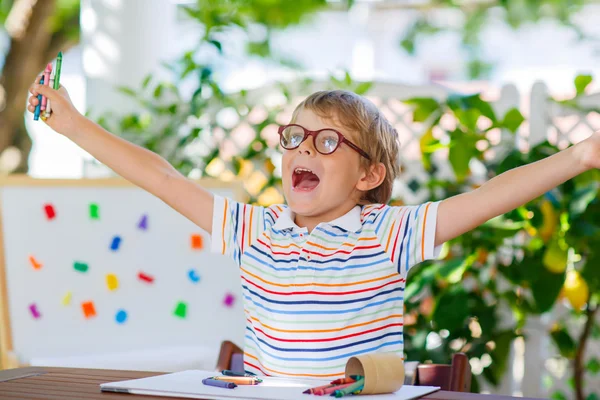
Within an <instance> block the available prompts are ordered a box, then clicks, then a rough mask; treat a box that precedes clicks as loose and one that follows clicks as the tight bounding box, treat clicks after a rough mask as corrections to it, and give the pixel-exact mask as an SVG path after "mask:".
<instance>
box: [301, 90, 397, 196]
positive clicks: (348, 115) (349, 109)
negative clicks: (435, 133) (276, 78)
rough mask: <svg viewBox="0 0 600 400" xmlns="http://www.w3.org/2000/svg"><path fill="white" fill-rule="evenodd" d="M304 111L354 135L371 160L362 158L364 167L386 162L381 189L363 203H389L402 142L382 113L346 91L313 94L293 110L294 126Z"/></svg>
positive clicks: (372, 190) (371, 194) (357, 143)
mask: <svg viewBox="0 0 600 400" xmlns="http://www.w3.org/2000/svg"><path fill="white" fill-rule="evenodd" d="M303 109H306V110H310V111H312V112H314V113H315V114H317V115H318V116H319V117H320V118H323V119H326V120H330V121H332V122H333V123H335V124H336V125H339V126H340V127H341V128H345V129H347V130H348V131H351V132H353V133H355V138H356V139H357V140H355V139H354V138H352V139H351V140H352V142H353V143H355V144H356V145H357V146H358V147H360V148H361V149H363V150H364V151H365V152H366V153H367V154H368V155H369V157H371V160H367V159H366V158H364V157H362V156H361V157H360V158H361V162H362V165H363V167H365V168H369V167H370V166H371V165H375V164H377V163H380V162H381V163H383V165H384V166H385V170H386V174H385V179H384V180H383V182H382V183H381V184H380V185H379V186H377V187H376V188H373V189H371V190H369V191H368V192H367V193H365V195H364V196H363V197H362V198H361V199H360V202H361V203H362V204H369V203H382V204H386V203H388V202H389V201H390V199H391V197H392V187H393V185H394V180H395V179H396V177H397V176H398V173H399V170H400V166H399V165H398V153H399V151H400V143H399V141H398V132H396V129H394V127H393V126H392V124H390V123H389V122H388V120H387V119H386V118H385V116H384V115H383V114H382V112H381V111H380V110H379V109H378V108H377V107H376V106H375V105H374V104H373V103H372V102H371V101H369V100H367V99H366V98H364V97H363V96H360V95H358V94H356V93H353V92H349V91H346V90H326V91H319V92H315V93H313V94H311V95H310V96H308V97H307V98H306V99H304V101H302V102H301V103H300V104H299V105H298V106H297V107H296V109H295V110H294V113H293V115H292V123H293V122H294V121H295V120H296V118H297V116H298V113H299V112H300V111H301V110H303ZM343 133H345V132H342V134H343ZM349 139H350V138H349Z"/></svg>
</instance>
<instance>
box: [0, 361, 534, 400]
mask: <svg viewBox="0 0 600 400" xmlns="http://www.w3.org/2000/svg"><path fill="white" fill-rule="evenodd" d="M155 375H160V373H158V372H140V371H117V370H106V369H80V368H55V367H51V368H50V367H29V368H17V369H8V370H4V371H0V399H11V400H12V399H14V400H30V399H36V400H38V399H44V400H46V399H52V400H54V399H56V400H63V399H77V400H89V399H98V400H117V399H118V400H124V399H128V400H131V399H129V398H127V397H125V396H131V395H127V394H115V393H102V392H100V386H99V385H100V384H101V383H106V382H116V381H123V380H127V379H138V378H146V377H149V376H155ZM131 398H135V399H137V398H140V399H161V400H165V399H169V398H170V399H175V397H155V396H131ZM514 398H515V397H508V396H496V395H482V394H475V393H456V392H444V391H438V392H436V393H433V394H431V395H429V396H426V397H423V400H508V399H514ZM307 399H308V397H307ZM519 399H522V400H525V398H523V397H519ZM530 400H531V399H530Z"/></svg>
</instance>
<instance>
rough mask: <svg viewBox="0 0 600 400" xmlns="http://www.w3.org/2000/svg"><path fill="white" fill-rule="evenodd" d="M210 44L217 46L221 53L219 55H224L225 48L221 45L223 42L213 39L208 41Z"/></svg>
mask: <svg viewBox="0 0 600 400" xmlns="http://www.w3.org/2000/svg"><path fill="white" fill-rule="evenodd" d="M208 43H210V44H212V45H213V46H215V47H216V48H217V50H218V51H219V53H223V46H222V45H221V42H219V41H218V40H214V39H211V40H209V41H208Z"/></svg>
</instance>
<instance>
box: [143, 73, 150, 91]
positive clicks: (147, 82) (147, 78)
mask: <svg viewBox="0 0 600 400" xmlns="http://www.w3.org/2000/svg"><path fill="white" fill-rule="evenodd" d="M151 80H152V75H151V74H148V75H146V77H145V78H144V80H143V81H142V89H146V88H147V87H148V84H149V83H150V81H151Z"/></svg>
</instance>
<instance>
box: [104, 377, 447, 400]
mask: <svg viewBox="0 0 600 400" xmlns="http://www.w3.org/2000/svg"><path fill="white" fill-rule="evenodd" d="M214 375H215V372H213V371H200V370H189V371H182V372H176V373H173V374H165V375H159V376H155V377H150V378H142V379H133V380H128V381H121V382H113V383H103V384H101V385H100V387H101V388H102V390H105V391H106V390H111V391H116V392H122V393H131V394H146V395H153V396H167V397H187V398H192V399H229V400H234V399H236V400H237V399H247V400H309V399H311V398H314V399H317V398H322V397H321V396H312V395H307V394H303V393H302V392H303V391H304V390H306V389H308V388H311V387H316V386H321V385H325V384H327V383H329V381H328V380H318V379H288V378H274V377H260V378H261V379H263V382H262V383H261V384H259V385H253V386H249V385H248V386H246V385H240V386H238V387H236V388H235V389H223V388H217V387H213V386H207V385H204V384H203V383H202V379H204V378H208V377H211V376H214ZM437 390H439V387H432V386H408V385H405V386H402V388H401V389H400V390H399V391H397V392H396V393H393V394H380V395H364V396H363V395H361V396H360V397H357V399H360V400H411V399H418V398H419V397H422V396H424V395H426V394H429V393H433V392H435V391H437Z"/></svg>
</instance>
